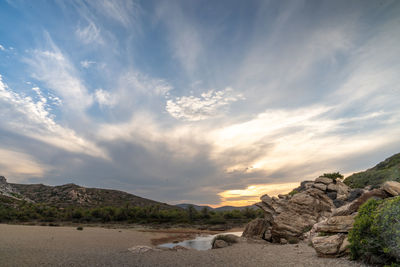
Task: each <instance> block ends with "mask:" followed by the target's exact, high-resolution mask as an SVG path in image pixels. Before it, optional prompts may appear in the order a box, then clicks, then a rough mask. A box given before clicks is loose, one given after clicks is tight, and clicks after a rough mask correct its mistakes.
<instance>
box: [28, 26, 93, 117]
mask: <svg viewBox="0 0 400 267" xmlns="http://www.w3.org/2000/svg"><path fill="white" fill-rule="evenodd" d="M46 38H47V43H48V46H49V49H46V50H38V49H37V50H33V51H32V54H31V57H29V58H25V62H26V63H28V65H29V66H30V67H31V71H32V77H33V78H35V79H37V80H39V81H42V82H44V83H45V84H46V86H47V87H48V88H50V89H51V90H54V91H55V92H56V93H57V95H58V96H60V97H61V100H62V101H63V103H64V106H65V107H69V108H71V109H73V110H74V111H75V112H80V113H82V112H83V111H84V110H85V109H86V108H88V107H89V106H91V105H92V102H93V98H92V95H91V94H89V93H88V90H87V89H86V87H85V86H84V84H83V83H82V82H81V80H80V79H79V77H78V74H77V71H76V69H75V68H74V66H73V64H72V63H71V62H70V61H69V59H68V58H67V57H66V56H65V55H64V54H63V53H62V52H61V51H60V49H59V48H58V47H57V46H56V45H55V44H54V43H53V41H52V39H51V37H50V36H49V35H48V34H46Z"/></svg>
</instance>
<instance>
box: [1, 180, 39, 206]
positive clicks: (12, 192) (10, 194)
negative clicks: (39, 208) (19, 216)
mask: <svg viewBox="0 0 400 267" xmlns="http://www.w3.org/2000/svg"><path fill="white" fill-rule="evenodd" d="M0 196H1V197H2V199H7V202H14V201H20V200H25V201H28V202H32V201H31V200H30V199H29V198H27V197H25V196H23V195H22V194H21V193H20V192H19V191H18V190H17V189H15V188H14V187H13V186H12V185H10V184H9V183H7V180H6V178H5V177H4V176H0Z"/></svg>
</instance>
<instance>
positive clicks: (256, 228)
mask: <svg viewBox="0 0 400 267" xmlns="http://www.w3.org/2000/svg"><path fill="white" fill-rule="evenodd" d="M270 226H271V224H270V223H269V221H267V220H265V219H263V218H257V219H254V220H252V221H251V222H249V223H248V224H247V225H246V227H245V228H244V231H243V234H242V236H243V237H248V238H256V239H261V238H262V239H263V238H264V234H265V232H266V231H267V229H268V228H269V227H270Z"/></svg>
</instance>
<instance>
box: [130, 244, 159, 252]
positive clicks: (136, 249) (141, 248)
mask: <svg viewBox="0 0 400 267" xmlns="http://www.w3.org/2000/svg"><path fill="white" fill-rule="evenodd" d="M128 250H129V251H130V252H132V253H135V254H141V253H146V252H149V251H157V250H158V249H155V248H152V247H149V246H134V247H131V248H128Z"/></svg>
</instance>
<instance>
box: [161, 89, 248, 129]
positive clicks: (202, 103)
mask: <svg viewBox="0 0 400 267" xmlns="http://www.w3.org/2000/svg"><path fill="white" fill-rule="evenodd" d="M240 99H243V95H242V94H239V93H235V92H234V91H233V89H232V88H230V87H227V88H225V89H224V90H221V91H214V90H209V91H207V92H204V93H202V94H201V95H200V97H195V96H193V95H192V96H182V97H176V98H175V99H173V100H172V99H170V100H168V101H167V104H166V110H167V111H168V113H169V114H170V115H171V116H172V117H174V118H176V119H182V120H187V121H199V120H204V119H208V118H212V117H217V116H220V115H222V114H221V112H222V110H221V109H222V108H223V107H226V106H228V105H229V104H230V103H232V102H236V101H238V100H240Z"/></svg>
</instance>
